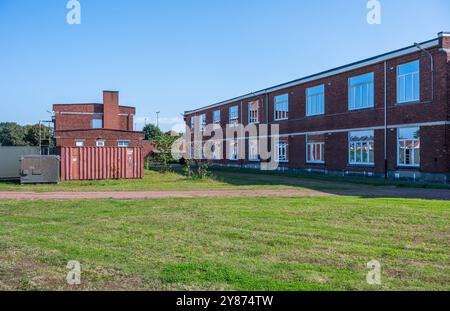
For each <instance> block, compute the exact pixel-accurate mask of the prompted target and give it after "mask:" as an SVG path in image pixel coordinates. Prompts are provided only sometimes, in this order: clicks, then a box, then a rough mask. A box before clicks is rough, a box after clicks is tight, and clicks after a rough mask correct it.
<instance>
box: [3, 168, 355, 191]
mask: <svg viewBox="0 0 450 311" xmlns="http://www.w3.org/2000/svg"><path fill="white" fill-rule="evenodd" d="M294 188H295V189H298V188H309V189H314V190H345V189H347V188H348V187H346V186H343V185H338V184H335V183H324V182H323V181H318V180H314V179H304V178H303V179H299V178H293V177H291V176H276V175H273V176H270V175H267V176H264V175H254V176H253V175H249V174H236V173H235V172H226V171H216V172H214V173H213V176H212V177H211V178H207V179H188V178H186V177H185V176H184V175H182V174H178V173H164V174H162V173H158V172H155V171H146V172H145V177H144V178H143V179H135V180H98V181H69V182H62V183H60V184H58V185H53V184H50V185H47V184H40V185H20V184H18V183H16V182H0V191H35V192H58V191H68V192H71V191H94V192H95V191H189V190H210V189H211V190H233V189H241V190H253V189H294Z"/></svg>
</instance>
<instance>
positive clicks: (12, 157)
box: [0, 146, 41, 180]
mask: <svg viewBox="0 0 450 311" xmlns="http://www.w3.org/2000/svg"><path fill="white" fill-rule="evenodd" d="M39 154H41V151H40V148H39V147H7V146H0V179H16V180H18V179H20V158H21V157H22V156H26V155H39Z"/></svg>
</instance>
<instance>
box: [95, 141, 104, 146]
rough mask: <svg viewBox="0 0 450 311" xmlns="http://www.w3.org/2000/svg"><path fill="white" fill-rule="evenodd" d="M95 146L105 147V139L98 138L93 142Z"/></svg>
mask: <svg viewBox="0 0 450 311" xmlns="http://www.w3.org/2000/svg"><path fill="white" fill-rule="evenodd" d="M95 146H97V147H105V141H104V140H103V139H98V140H97V141H96V142H95Z"/></svg>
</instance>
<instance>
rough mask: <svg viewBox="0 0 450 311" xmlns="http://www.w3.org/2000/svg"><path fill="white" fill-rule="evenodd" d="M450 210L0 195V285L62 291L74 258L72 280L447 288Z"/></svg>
mask: <svg viewBox="0 0 450 311" xmlns="http://www.w3.org/2000/svg"><path fill="white" fill-rule="evenodd" d="M155 183H156V181H155ZM121 187H122V186H121ZM171 187H172V186H167V188H169V189H170V188H171ZM189 187H190V186H189ZM449 219H450V202H448V201H425V200H407V199H367V198H364V199H363V198H358V197H326V198H322V197H321V198H210V199H166V200H142V201H140V200H136V201H113V200H99V201H93V200H81V201H0V236H1V238H0V289H1V290H16V289H19V290H66V289H69V287H68V286H67V285H66V280H65V278H66V274H67V273H68V270H67V269H66V265H67V262H68V261H69V260H77V261H79V262H80V263H81V264H82V285H81V286H79V287H76V289H78V290H91V289H97V290H131V289H132V290H181V289H183V290H197V289H199V290H220V289H225V290H450V260H449V254H450V228H449ZM372 259H376V260H378V261H380V263H381V265H382V282H383V285H382V286H369V285H368V284H367V283H366V274H367V272H368V269H367V267H366V264H367V262H369V261H370V260H372Z"/></svg>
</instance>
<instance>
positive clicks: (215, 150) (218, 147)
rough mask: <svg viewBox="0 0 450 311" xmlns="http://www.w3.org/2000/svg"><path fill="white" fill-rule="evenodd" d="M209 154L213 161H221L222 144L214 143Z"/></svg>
mask: <svg viewBox="0 0 450 311" xmlns="http://www.w3.org/2000/svg"><path fill="white" fill-rule="evenodd" d="M211 152H212V159H213V160H222V143H221V142H220V141H215V142H214V144H213V145H212V147H211Z"/></svg>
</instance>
